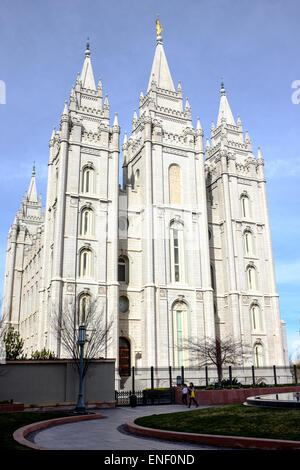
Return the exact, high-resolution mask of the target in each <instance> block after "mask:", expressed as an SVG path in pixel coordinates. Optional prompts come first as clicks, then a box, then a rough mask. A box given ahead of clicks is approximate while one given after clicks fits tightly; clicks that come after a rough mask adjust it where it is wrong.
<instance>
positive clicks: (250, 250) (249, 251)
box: [244, 230, 254, 256]
mask: <svg viewBox="0 0 300 470" xmlns="http://www.w3.org/2000/svg"><path fill="white" fill-rule="evenodd" d="M244 251H245V255H246V256H251V255H253V254H254V239H253V234H252V232H251V231H250V230H245V232H244Z"/></svg>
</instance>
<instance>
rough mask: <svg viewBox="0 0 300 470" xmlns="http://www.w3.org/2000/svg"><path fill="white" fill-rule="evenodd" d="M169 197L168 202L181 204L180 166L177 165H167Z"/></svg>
mask: <svg viewBox="0 0 300 470" xmlns="http://www.w3.org/2000/svg"><path fill="white" fill-rule="evenodd" d="M169 199H170V204H181V181H180V167H179V166H178V165H171V166H170V167H169Z"/></svg>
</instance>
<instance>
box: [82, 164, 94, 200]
mask: <svg viewBox="0 0 300 470" xmlns="http://www.w3.org/2000/svg"><path fill="white" fill-rule="evenodd" d="M93 178H94V170H93V169H92V168H90V167H86V168H84V169H83V172H82V192H83V193H90V194H91V193H93Z"/></svg>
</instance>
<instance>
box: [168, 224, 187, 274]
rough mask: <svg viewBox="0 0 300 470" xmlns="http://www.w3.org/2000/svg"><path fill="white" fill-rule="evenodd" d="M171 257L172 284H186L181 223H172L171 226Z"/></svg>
mask: <svg viewBox="0 0 300 470" xmlns="http://www.w3.org/2000/svg"><path fill="white" fill-rule="evenodd" d="M170 256H171V280H172V282H181V283H183V282H185V268H184V233H183V224H182V223H180V222H172V223H171V225H170Z"/></svg>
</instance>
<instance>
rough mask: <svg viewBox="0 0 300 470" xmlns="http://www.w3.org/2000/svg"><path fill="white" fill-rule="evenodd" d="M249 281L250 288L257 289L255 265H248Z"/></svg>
mask: <svg viewBox="0 0 300 470" xmlns="http://www.w3.org/2000/svg"><path fill="white" fill-rule="evenodd" d="M247 283H248V290H250V291H256V290H257V280H256V269H255V268H254V266H248V267H247Z"/></svg>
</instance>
